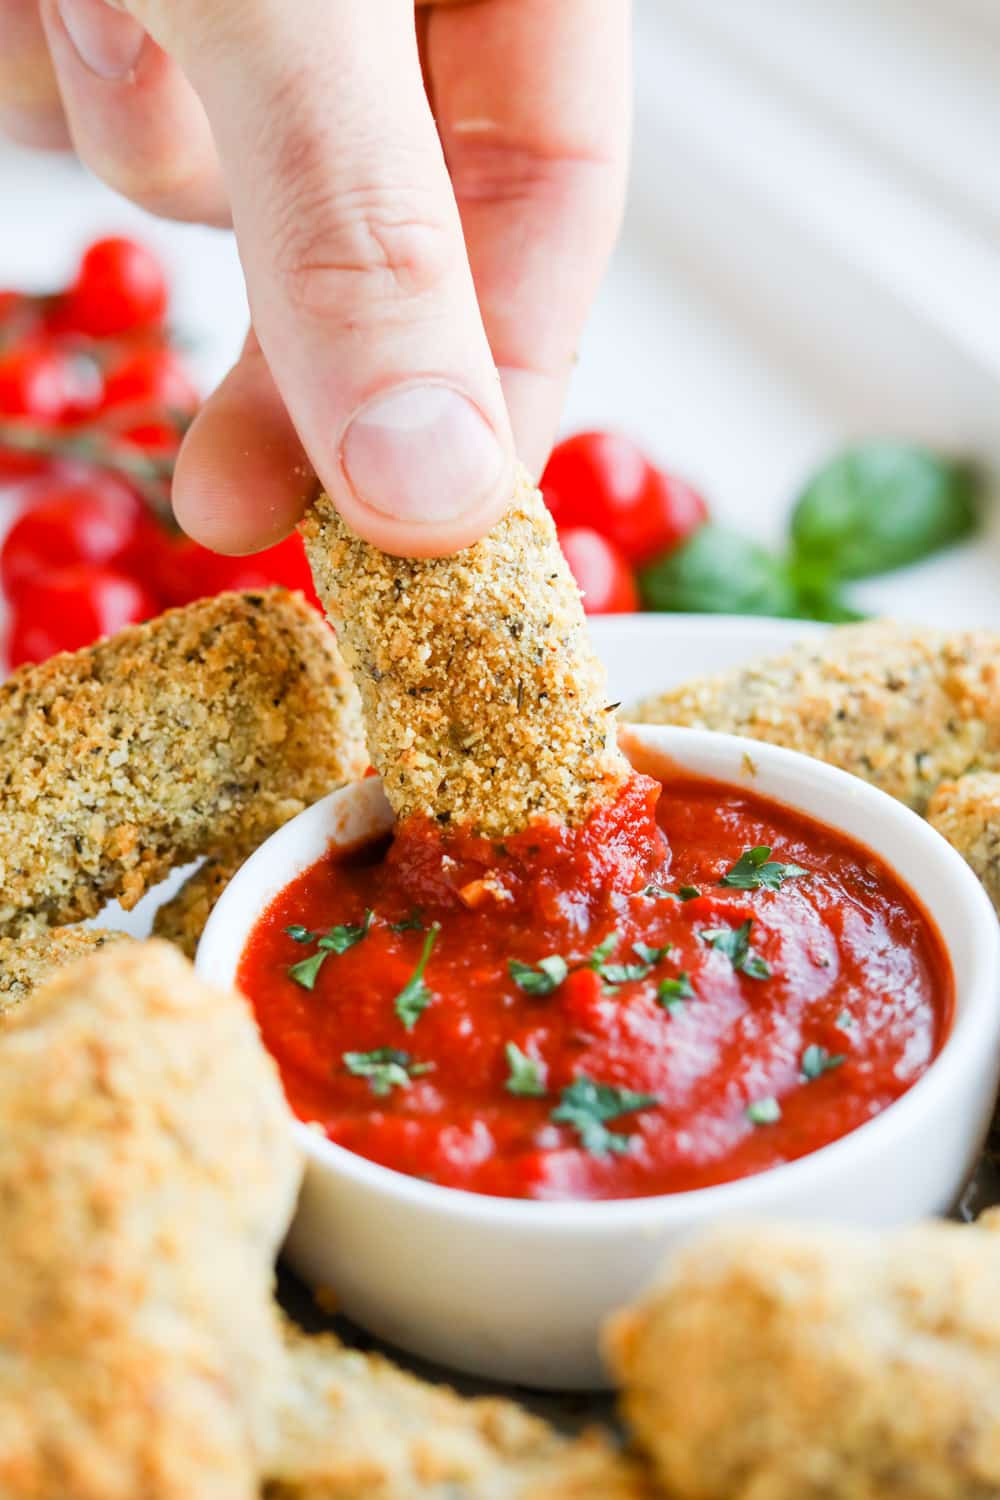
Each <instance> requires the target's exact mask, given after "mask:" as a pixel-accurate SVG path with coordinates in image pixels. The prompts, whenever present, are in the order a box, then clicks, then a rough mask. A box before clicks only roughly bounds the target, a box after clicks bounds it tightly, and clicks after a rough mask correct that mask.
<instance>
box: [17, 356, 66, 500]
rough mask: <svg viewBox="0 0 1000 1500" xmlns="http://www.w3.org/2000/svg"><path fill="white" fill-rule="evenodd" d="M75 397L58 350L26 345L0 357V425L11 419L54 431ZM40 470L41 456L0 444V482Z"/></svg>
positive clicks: (42, 458) (63, 358) (63, 360)
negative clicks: (52, 428) (51, 428)
mask: <svg viewBox="0 0 1000 1500" xmlns="http://www.w3.org/2000/svg"><path fill="white" fill-rule="evenodd" d="M75 395H76V385H75V381H74V374H73V367H72V364H71V362H70V361H69V360H68V359H67V358H66V356H65V355H64V354H63V353H61V352H60V351H59V350H57V349H53V348H50V347H48V346H47V345H45V344H43V343H40V342H34V341H28V342H25V343H22V344H15V345H14V346H13V347H11V348H10V349H7V350H6V351H5V352H4V353H0V422H2V421H5V420H7V419H9V418H14V419H15V420H16V421H20V422H30V423H31V424H32V425H33V426H42V427H50V426H51V427H54V426H55V425H56V424H57V423H58V422H59V421H61V420H62V419H63V418H64V417H65V416H66V415H67V414H68V413H69V412H70V411H71V410H72V407H73V402H74V398H75ZM44 467H45V459H44V457H43V456H40V455H37V454H34V453H24V452H21V450H20V449H17V448H4V447H3V446H2V444H0V479H12V478H18V477H20V476H22V475H25V474H37V473H38V472H39V471H40V470H41V469H43V468H44Z"/></svg>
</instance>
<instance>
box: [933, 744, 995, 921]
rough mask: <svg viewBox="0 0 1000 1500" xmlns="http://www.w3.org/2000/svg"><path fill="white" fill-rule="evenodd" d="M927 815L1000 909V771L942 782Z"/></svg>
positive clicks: (975, 773)
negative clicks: (970, 868)
mask: <svg viewBox="0 0 1000 1500" xmlns="http://www.w3.org/2000/svg"><path fill="white" fill-rule="evenodd" d="M927 817H928V819H929V820H930V822H931V823H933V825H934V827H935V828H936V829H937V831H938V833H941V834H943V835H944V837H945V838H946V839H947V840H948V842H949V844H952V845H954V847H955V848H956V849H957V850H958V852H959V854H960V855H961V856H962V858H963V859H964V860H965V861H966V862H967V863H968V864H969V865H970V866H971V867H972V869H973V870H974V871H975V873H976V874H977V875H978V876H979V879H980V880H981V881H982V882H983V885H984V886H985V887H986V894H987V895H988V896H989V898H990V900H991V901H992V902H993V905H994V906H995V907H996V908H997V911H1000V773H997V772H996V771H978V772H972V773H970V774H969V775H968V776H960V777H959V779H958V780H957V781H945V782H942V784H941V785H940V786H939V787H938V789H937V791H936V792H935V793H934V796H933V797H932V798H931V802H930V806H929V808H928V809H927Z"/></svg>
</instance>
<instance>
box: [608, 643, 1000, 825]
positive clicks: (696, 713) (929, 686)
mask: <svg viewBox="0 0 1000 1500" xmlns="http://www.w3.org/2000/svg"><path fill="white" fill-rule="evenodd" d="M628 717H629V718H630V719H633V720H635V721H636V722H639V723H646V724H680V725H689V726H693V727H697V728H703V729H721V730H725V731H728V732H729V733H732V734H744V735H749V736H750V738H751V739H758V740H767V741H769V742H770V743H771V744H776V745H785V746H787V747H788V748H789V749H792V750H801V751H803V752H804V753H805V754H806V755H812V756H815V757H816V758H817V759H819V760H825V761H828V762H829V763H830V764H831V765H835V766H839V767H840V768H841V769H842V770H845V771H851V772H853V773H854V774H855V775H856V776H860V777H862V778H863V779H864V780H865V781H869V782H871V783H872V784H873V785H874V786H878V787H881V789H882V790H883V791H885V792H888V793H889V794H890V795H891V796H893V797H897V798H899V800H900V801H902V802H905V803H907V804H908V805H909V806H910V807H913V808H915V809H916V810H917V811H918V812H923V811H924V810H925V809H926V807H927V802H928V799H929V797H930V796H931V793H932V792H933V791H934V788H935V787H936V786H937V785H938V784H939V783H940V782H942V781H945V780H948V779H951V778H954V777H957V776H961V775H962V774H963V773H964V772H966V771H968V770H971V769H973V768H976V769H980V770H1000V636H998V635H996V634H995V633H992V632H989V631H962V632H943V631H938V630H919V629H914V628H910V627H908V626H902V625H897V624H893V623H891V622H886V621H877V622H873V623H869V624H864V625H844V626H840V627H838V628H837V629H834V630H832V631H831V632H830V633H829V635H826V636H823V637H821V638H820V639H819V640H808V641H803V642H801V643H800V644H799V645H797V646H794V647H793V648H792V649H791V650H790V651H787V652H785V653H783V654H782V655H781V656H776V657H773V658H771V659H769V660H767V661H764V662H759V663H756V664H754V665H753V666H750V667H741V668H737V669H736V670H733V671H730V672H723V673H721V674H719V675H718V676H715V677H709V678H703V679H700V680H698V681H695V682H691V683H688V684H685V685H684V686H682V687H679V688H675V689H674V690H673V691H671V692H668V693H661V694H659V695H658V696H656V697H653V698H647V699H645V700H644V701H643V702H642V703H640V704H639V706H638V708H637V709H635V710H634V712H632V713H630V714H629V715H628Z"/></svg>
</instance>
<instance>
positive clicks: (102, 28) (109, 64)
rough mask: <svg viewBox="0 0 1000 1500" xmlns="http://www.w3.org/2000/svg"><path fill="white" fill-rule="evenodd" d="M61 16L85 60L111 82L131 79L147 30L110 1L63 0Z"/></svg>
mask: <svg viewBox="0 0 1000 1500" xmlns="http://www.w3.org/2000/svg"><path fill="white" fill-rule="evenodd" d="M59 15H60V18H61V20H62V23H63V25H64V26H65V28H66V32H67V35H68V36H69V39H70V41H71V42H72V43H73V46H74V47H75V48H76V50H77V53H78V54H79V57H80V60H81V62H83V64H84V65H85V67H88V68H89V69H90V71H91V72H92V73H96V74H97V76H98V78H103V79H105V80H106V81H107V82H108V83H114V82H117V81H118V80H120V79H123V78H127V77H128V75H129V74H130V73H131V72H132V69H133V68H134V67H135V65H136V63H137V62H138V61H139V53H140V52H141V51H142V47H143V43H144V42H145V40H146V33H145V31H144V30H143V29H142V27H141V26H140V25H139V23H138V21H133V19H132V17H131V16H126V15H122V14H121V12H120V11H117V10H113V9H112V7H111V6H110V5H108V4H107V3H106V0H59Z"/></svg>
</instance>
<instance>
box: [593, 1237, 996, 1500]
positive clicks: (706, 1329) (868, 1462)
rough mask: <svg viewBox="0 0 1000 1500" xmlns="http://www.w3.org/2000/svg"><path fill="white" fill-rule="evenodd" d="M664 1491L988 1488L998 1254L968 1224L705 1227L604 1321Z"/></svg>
mask: <svg viewBox="0 0 1000 1500" xmlns="http://www.w3.org/2000/svg"><path fill="white" fill-rule="evenodd" d="M609 1343H610V1352H611V1355H612V1359H613V1364H614V1368H615V1372H616V1374H617V1375H618V1377H619V1378H620V1379H621V1381H622V1382H623V1385H624V1396H623V1408H624V1414H625V1416H626V1418H627V1419H628V1420H629V1421H630V1422H631V1423H632V1425H633V1428H634V1431H635V1433H636V1435H637V1437H638V1439H639V1441H640V1443H641V1444H642V1445H643V1446H644V1447H645V1448H646V1449H647V1451H648V1452H649V1453H650V1455H651V1456H652V1457H653V1458H654V1459H655V1461H656V1464H657V1466H658V1472H659V1477H660V1479H661V1481H662V1482H663V1484H664V1486H665V1488H666V1491H667V1493H668V1494H670V1495H671V1496H672V1497H673V1500H995V1497H996V1496H997V1495H1000V1395H998V1393H1000V1258H998V1255H997V1249H996V1244H995V1242H994V1236H993V1235H991V1234H990V1233H989V1232H988V1231H987V1230H986V1229H971V1228H967V1227H963V1226H959V1225H954V1224H943V1223H942V1224H926V1225H922V1226H920V1227H917V1228H915V1229H910V1230H903V1231H898V1232H896V1233H894V1234H889V1235H878V1234H874V1233H864V1232H847V1231H838V1230H833V1229H822V1230H820V1229H806V1228H778V1227H764V1226H761V1227H759V1228H755V1227H743V1228H720V1229H718V1230H714V1231H710V1232H709V1233H707V1234H703V1235H700V1236H698V1238H697V1239H696V1240H694V1241H692V1242H691V1243H690V1244H689V1245H688V1246H686V1247H685V1248H684V1249H683V1250H682V1251H681V1252H680V1253H679V1254H677V1255H676V1256H675V1257H674V1259H673V1261H672V1263H671V1266H670V1269H669V1270H668V1272H667V1274H666V1275H665V1277H664V1278H663V1280H662V1281H661V1282H660V1284H659V1285H658V1286H656V1287H654V1288H653V1289H652V1290H651V1291H650V1292H649V1293H648V1294H647V1295H646V1296H645V1297H644V1298H643V1299H642V1300H641V1301H640V1302H639V1304H638V1305H637V1306H636V1307H634V1308H632V1309H630V1310H629V1311H628V1312H626V1313H624V1314H622V1315H621V1316H620V1317H619V1318H617V1319H616V1320H615V1322H614V1324H613V1327H612V1329H611V1333H610V1340H609Z"/></svg>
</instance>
